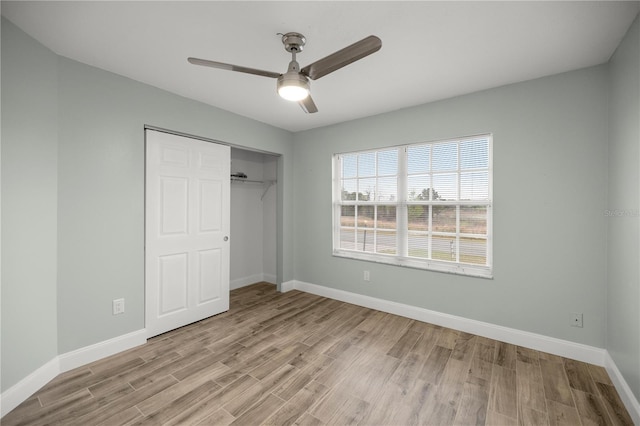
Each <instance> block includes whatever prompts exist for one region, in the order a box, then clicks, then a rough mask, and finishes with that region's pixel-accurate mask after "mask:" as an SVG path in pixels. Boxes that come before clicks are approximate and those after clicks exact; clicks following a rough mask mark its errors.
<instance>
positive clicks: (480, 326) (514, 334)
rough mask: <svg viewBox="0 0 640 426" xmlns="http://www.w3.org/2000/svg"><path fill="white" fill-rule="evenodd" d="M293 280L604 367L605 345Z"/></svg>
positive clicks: (321, 292) (319, 291) (327, 293)
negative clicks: (522, 329) (589, 343)
mask: <svg viewBox="0 0 640 426" xmlns="http://www.w3.org/2000/svg"><path fill="white" fill-rule="evenodd" d="M292 283H293V288H294V289H296V290H300V291H304V292H307V293H312V294H316V295H318V296H324V297H328V298H330V299H336V300H340V301H343V302H347V303H352V304H354V305H359V306H364V307H366V308H371V309H376V310H378V311H382V312H388V313H391V314H395V315H400V316H403V317H407V318H411V319H415V320H418V321H423V322H428V323H431V324H436V325H440V326H443V327H448V328H453V329H455V330H460V331H465V332H467V333H472V334H476V335H478V336H483V337H488V338H490V339H495V340H499V341H502V342H507V343H511V344H514V345H518V346H524V347H527V348H531V349H535V350H539V351H543V352H548V353H551V354H554V355H559V356H563V357H566V358H571V359H575V360H578V361H583V362H588V363H590V364H595V365H599V366H603V365H604V362H605V353H606V351H605V350H604V349H601V348H596V347H593V346H588V345H583V344H580V343H574V342H570V341H567V340H562V339H556V338H554V337H548V336H544V335H541V334H536V333H530V332H528V331H521V330H516V329H514V328H509V327H503V326H500V325H495V324H491V323H487V322H482V321H476V320H472V319H468V318H464V317H459V316H456V315H450V314H444V313H441V312H436V311H431V310H429V309H425V308H419V307H417V306H411V305H405V304H403V303H398V302H391V301H388V300H384V299H378V298H375V297H371V296H365V295H362V294H356V293H350V292H348V291H344V290H338V289H335V288H330V287H324V286H320V285H316V284H311V283H306V282H302V281H297V280H294V281H293V282H292ZM287 284H288V283H287ZM283 285H284V284H283Z"/></svg>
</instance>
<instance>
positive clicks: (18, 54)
mask: <svg viewBox="0 0 640 426" xmlns="http://www.w3.org/2000/svg"><path fill="white" fill-rule="evenodd" d="M57 60H58V59H57V56H56V55H55V54H54V53H53V52H51V51H49V50H47V49H46V48H44V47H43V46H42V45H41V44H39V43H38V42H36V41H35V40H33V39H32V38H30V37H27V36H25V35H24V34H22V33H20V32H19V30H17V29H16V28H15V26H14V25H13V24H11V23H10V22H8V21H6V20H4V18H3V19H2V307H1V310H2V329H1V336H2V365H1V366H0V368H1V370H2V377H1V381H2V386H1V389H2V390H5V389H7V388H8V387H10V386H11V385H13V384H15V383H16V382H18V381H19V380H21V379H23V378H24V377H26V376H27V375H28V374H30V373H32V372H33V371H35V370H36V369H37V368H39V367H41V366H43V365H44V364H46V363H47V362H49V361H51V360H52V359H53V358H54V357H55V356H56V355H57V354H58V342H57V340H58V330H57V327H56V315H57V314H56V312H57V305H56V270H57V263H56V262H57V256H56V252H57V248H56V247H57V244H58V242H57V191H58V189H57V180H58V178H57V173H58V168H57V161H56V158H57V156H58V152H57V151H58V149H57V140H58V135H57V123H56V122H57V114H58V107H57V92H58V89H57V70H56V64H57Z"/></svg>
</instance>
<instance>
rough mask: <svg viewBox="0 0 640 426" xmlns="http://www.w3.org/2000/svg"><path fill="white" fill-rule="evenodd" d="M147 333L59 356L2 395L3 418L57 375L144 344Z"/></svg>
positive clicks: (132, 334)
mask: <svg viewBox="0 0 640 426" xmlns="http://www.w3.org/2000/svg"><path fill="white" fill-rule="evenodd" d="M146 336H147V332H146V330H138V331H134V332H132V333H128V334H125V335H122V336H118V337H115V338H113V339H109V340H105V341H103V342H99V343H96V344H94V345H90V346H86V347H84V348H80V349H77V350H75V351H71V352H67V353H65V354H62V355H58V356H57V357H55V358H54V359H52V360H51V361H49V362H48V363H46V364H45V365H43V366H42V367H40V368H38V369H37V370H36V371H34V372H33V373H31V374H29V375H28V376H27V377H25V378H24V379H22V380H21V381H19V382H18V383H16V384H15V385H13V386H11V387H10V388H9V389H7V390H6V391H4V392H2V394H1V395H0V417H3V416H4V415H5V414H7V413H8V412H10V411H11V410H13V409H14V408H16V407H17V406H18V405H20V404H22V403H23V402H24V401H26V400H27V399H28V398H29V397H30V396H31V395H33V394H34V393H35V392H36V391H38V390H39V389H40V388H42V387H43V386H44V385H46V384H47V383H49V382H50V381H51V380H52V379H53V378H55V377H56V376H57V375H58V374H60V373H64V372H65V371H69V370H72V369H74V368H77V367H81V366H83V365H86V364H89V363H91V362H93V361H97V360H99V359H102V358H106V357H108V356H110V355H113V354H116V353H118V352H122V351H125V350H127V349H131V348H134V347H136V346H139V345H142V344H144V343H145V342H146V341H147V339H146Z"/></svg>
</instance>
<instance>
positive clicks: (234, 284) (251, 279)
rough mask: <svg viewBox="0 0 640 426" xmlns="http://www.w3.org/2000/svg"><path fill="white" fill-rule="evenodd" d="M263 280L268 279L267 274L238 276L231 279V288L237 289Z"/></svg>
mask: <svg viewBox="0 0 640 426" xmlns="http://www.w3.org/2000/svg"><path fill="white" fill-rule="evenodd" d="M261 281H267V279H266V277H265V274H254V275H249V276H247V277H242V278H236V279H233V280H231V281H229V289H230V290H235V289H237V288H242V287H246V286H248V285H251V284H255V283H259V282H261ZM274 282H275V280H274Z"/></svg>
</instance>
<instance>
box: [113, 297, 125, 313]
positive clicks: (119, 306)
mask: <svg viewBox="0 0 640 426" xmlns="http://www.w3.org/2000/svg"><path fill="white" fill-rule="evenodd" d="M123 313H124V299H114V300H113V315H119V314H123Z"/></svg>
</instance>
